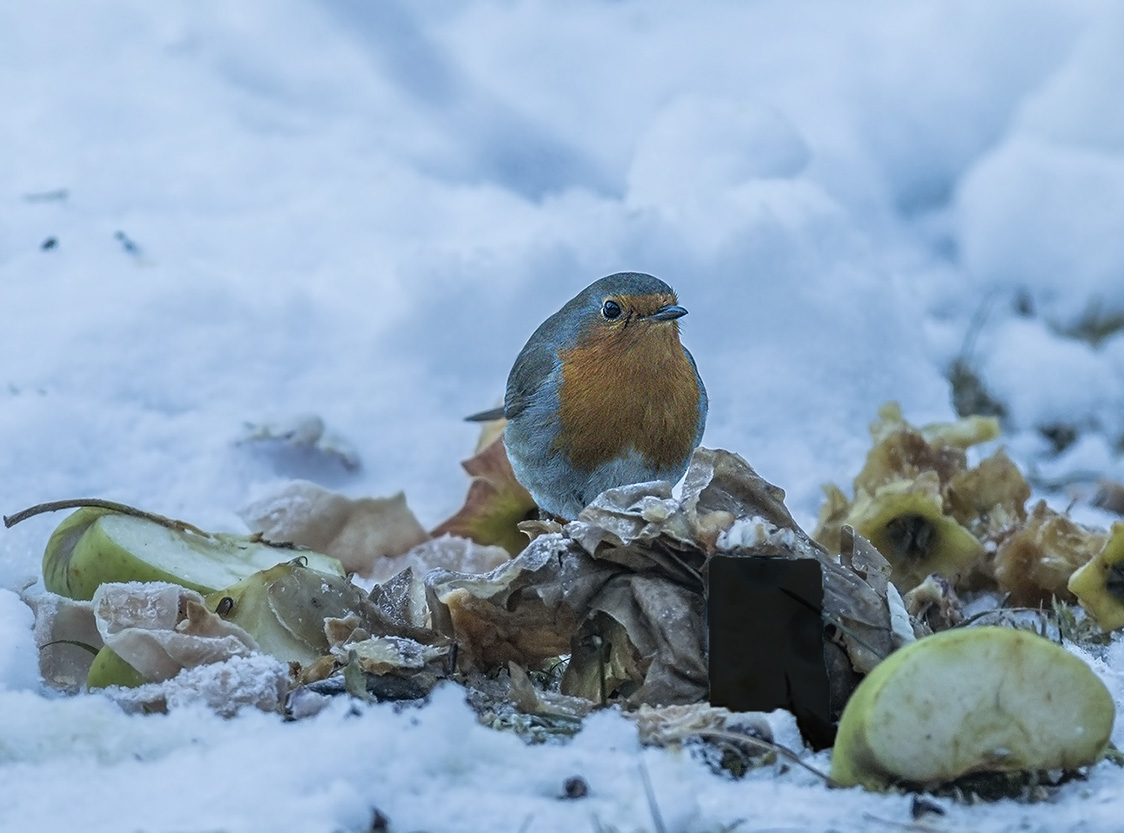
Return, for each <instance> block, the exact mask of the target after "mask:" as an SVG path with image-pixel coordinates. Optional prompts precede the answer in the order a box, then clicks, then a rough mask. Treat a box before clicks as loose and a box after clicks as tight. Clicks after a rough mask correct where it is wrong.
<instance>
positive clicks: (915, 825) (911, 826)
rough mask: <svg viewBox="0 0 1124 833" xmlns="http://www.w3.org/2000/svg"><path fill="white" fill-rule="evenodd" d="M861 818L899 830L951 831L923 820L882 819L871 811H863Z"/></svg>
mask: <svg viewBox="0 0 1124 833" xmlns="http://www.w3.org/2000/svg"><path fill="white" fill-rule="evenodd" d="M863 818H864V819H866V820H867V821H873V822H877V823H878V824H885V825H889V826H890V827H896V828H898V829H899V830H910V831H915V833H952V831H951V830H950V828H947V827H934V826H933V825H931V824H925V823H924V822H920V821H910V822H902V821H894V820H893V819H884V818H882V817H880V816H876V815H874V814H873V813H863Z"/></svg>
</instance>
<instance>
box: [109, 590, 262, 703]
mask: <svg viewBox="0 0 1124 833" xmlns="http://www.w3.org/2000/svg"><path fill="white" fill-rule="evenodd" d="M92 606H93V613H94V620H95V622H96V624H97V629H98V632H99V633H100V635H101V638H102V640H103V642H104V644H105V648H103V650H105V649H109V650H111V651H112V652H113V653H114V654H116V655H117V656H118V657H119V658H120V659H121V660H123V661H124V662H125V663H126V664H127V665H128V666H129V667H131V668H132V669H134V670H135V671H136V672H137V673H138V674H139V676H140V677H141V678H142V679H143V680H145V681H148V682H162V681H164V680H169V679H171V678H172V677H174V676H176V675H177V674H178V673H179V672H180V671H182V670H183V669H184V668H195V667H197V666H200V665H208V664H211V663H215V662H221V661H224V660H227V659H229V658H231V657H236V656H249V655H250V653H252V652H253V651H254V650H256V649H257V643H256V642H255V641H254V639H253V637H251V636H250V635H249V634H248V633H247V632H246V631H245V630H243V629H242V628H240V627H238V626H237V625H234V624H232V623H229V622H224V621H223V620H222V619H221V618H219V617H218V616H216V615H215V614H213V613H211V612H210V611H209V610H207V609H206V607H205V606H204V604H203V597H202V596H201V595H199V594H198V593H197V592H195V591H194V590H188V589H187V588H184V587H179V586H178V585H174V584H165V583H160V582H144V583H141V582H129V583H126V584H103V585H102V586H101V587H99V588H98V590H97V592H96V593H95V594H94V598H93V602H92ZM116 682H117V681H116V680H113V679H96V680H91V681H90V684H91V685H93V686H101V685H112V684H114V683H116Z"/></svg>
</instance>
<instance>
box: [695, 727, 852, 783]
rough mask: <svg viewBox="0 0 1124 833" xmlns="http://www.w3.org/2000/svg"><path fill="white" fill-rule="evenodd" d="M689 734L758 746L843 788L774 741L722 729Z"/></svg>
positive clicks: (700, 730)
mask: <svg viewBox="0 0 1124 833" xmlns="http://www.w3.org/2000/svg"><path fill="white" fill-rule="evenodd" d="M688 734H689V735H697V736H698V737H703V738H714V739H716V740H724V741H727V742H729V743H733V744H739V743H746V744H749V745H750V746H756V747H758V748H760V749H766V750H768V751H770V752H776V753H777V754H778V755H780V756H781V757H782V758H785V759H787V760H788V761H790V762H792V763H794V764H796V765H797V766H800V767H803V768H804V769H806V770H808V772H810V773H812V774H813V775H815V776H816V777H817V778H820V779H822V780H823V782H824V783H825V784H826V785H827V786H829V787H839V786H842V785H841V784H840V783H839V782H838V781H836V780H834V779H833V778H832V777H831V776H830V775H825V774H824V773H822V772H820V771H819V770H818V769H816V768H815V767H814V766H812V765H811V764H808V763H805V762H804V761H803V760H802V759H801V758H800V756H799V755H797V754H796V753H795V752H793V751H792V750H791V749H789V748H788V747H787V746H781V745H780V744H779V743H773V742H772V741H770V740H765V739H763V738H755V737H753V736H752V735H741V734H738V733H737V732H727V731H724V730H721V729H698V730H691V731H690V732H689V733H688Z"/></svg>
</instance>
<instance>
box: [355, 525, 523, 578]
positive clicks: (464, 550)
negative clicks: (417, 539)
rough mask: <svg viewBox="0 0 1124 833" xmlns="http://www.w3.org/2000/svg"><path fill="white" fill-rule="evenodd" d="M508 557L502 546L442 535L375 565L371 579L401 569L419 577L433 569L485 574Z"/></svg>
mask: <svg viewBox="0 0 1124 833" xmlns="http://www.w3.org/2000/svg"><path fill="white" fill-rule="evenodd" d="M510 560H511V556H510V554H509V553H508V551H507V550H505V549H504V548H503V547H497V546H490V545H486V544H478V543H476V542H475V541H473V540H471V539H469V538H458V537H456V536H453V535H442V536H441V537H440V538H432V539H430V540H428V541H424V542H422V543H420V544H418V545H417V546H416V547H414V548H413V549H411V550H410V551H409V552H407V553H406V554H405V555H402V556H400V557H398V558H388V559H385V560H384V561H382V562H381V563H380V564H378V565H376V567H377V569H376V570H375V571H374V572H373V573H372V575H371V577H372V578H374V579H375V580H376V581H387V580H389V579H390V578H392V577H393V576H395V575H397V574H398V573H400V572H402V571H403V570H407V569H412V570H414V571H415V572H416V573H418V574H419V575H421V574H424V573H426V572H427V571H429V570H433V569H442V570H457V571H459V572H462V573H486V572H488V571H489V570H492V569H495V568H496V567H498V566H499V565H501V564H506V563H507V562H508V561H510Z"/></svg>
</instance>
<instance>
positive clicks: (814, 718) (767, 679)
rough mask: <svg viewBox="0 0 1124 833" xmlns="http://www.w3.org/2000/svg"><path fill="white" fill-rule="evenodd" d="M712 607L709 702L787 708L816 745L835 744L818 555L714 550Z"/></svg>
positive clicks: (748, 707)
mask: <svg viewBox="0 0 1124 833" xmlns="http://www.w3.org/2000/svg"><path fill="white" fill-rule="evenodd" d="M706 614H707V635H708V641H709V658H708V663H709V668H708V671H709V675H710V702H711V703H712V704H713V705H715V706H725V707H726V708H728V709H730V710H731V711H739V712H744V711H772V710H773V709H788V710H789V711H790V712H792V713H793V714H794V715H795V716H796V720H797V724H798V725H799V726H800V731H801V732H802V733H803V735H804V737H805V739H806V740H807V741H808V742H809V743H811V744H812V746H813V747H816V748H822V747H823V746H829V745H830V744H831V741H832V739H833V736H834V727H833V726H832V723H831V718H830V706H829V686H828V676H827V665H826V663H825V660H824V623H823V568H822V567H821V566H820V564H819V562H818V561H816V560H815V559H812V558H799V559H792V558H776V557H763V556H727V555H717V556H714V557H712V558H711V559H710V561H709V569H708V586H707V611H706Z"/></svg>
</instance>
